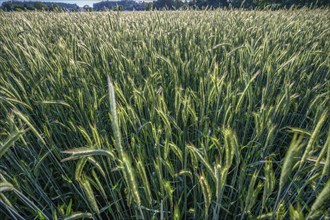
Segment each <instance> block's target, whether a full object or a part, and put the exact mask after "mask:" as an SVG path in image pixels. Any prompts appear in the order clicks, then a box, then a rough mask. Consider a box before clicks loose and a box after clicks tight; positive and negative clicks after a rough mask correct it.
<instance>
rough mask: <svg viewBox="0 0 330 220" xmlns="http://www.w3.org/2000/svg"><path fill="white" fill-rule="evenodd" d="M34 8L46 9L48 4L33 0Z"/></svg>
mask: <svg viewBox="0 0 330 220" xmlns="http://www.w3.org/2000/svg"><path fill="white" fill-rule="evenodd" d="M34 8H35V9H37V10H38V11H43V10H47V9H48V6H47V5H46V4H45V3H42V2H35V3H34Z"/></svg>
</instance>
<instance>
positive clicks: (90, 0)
mask: <svg viewBox="0 0 330 220" xmlns="http://www.w3.org/2000/svg"><path fill="white" fill-rule="evenodd" d="M5 1H7V0H0V4H2V2H5ZM21 1H23V0H21ZM33 1H36V0H33ZM38 1H42V2H63V3H70V4H77V5H78V6H79V7H83V6H84V5H89V6H93V4H94V3H97V2H100V1H102V0H96V1H95V0H38Z"/></svg>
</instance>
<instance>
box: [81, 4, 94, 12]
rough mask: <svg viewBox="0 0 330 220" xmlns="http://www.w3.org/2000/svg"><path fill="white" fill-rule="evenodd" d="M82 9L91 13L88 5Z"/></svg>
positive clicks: (91, 9)
mask: <svg viewBox="0 0 330 220" xmlns="http://www.w3.org/2000/svg"><path fill="white" fill-rule="evenodd" d="M83 8H84V9H85V11H88V12H90V11H93V8H92V7H90V6H89V5H85V6H84V7H83Z"/></svg>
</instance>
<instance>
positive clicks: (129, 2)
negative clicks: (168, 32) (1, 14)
mask: <svg viewBox="0 0 330 220" xmlns="http://www.w3.org/2000/svg"><path fill="white" fill-rule="evenodd" d="M329 5H330V1H329V0H316V1H315V0H189V1H188V0H155V1H153V2H148V3H146V2H136V1H133V0H120V1H101V2H98V3H95V4H93V7H90V6H88V5H86V6H84V7H83V8H79V6H78V5H77V4H68V3H52V2H39V1H35V2H34V1H28V2H25V1H24V2H21V1H7V2H4V3H2V5H1V9H2V10H4V11H30V10H42V11H81V10H83V11H104V10H120V11H122V10H126V11H132V10H152V9H167V10H175V9H180V8H193V9H204V8H248V9H253V8H261V9H262V8H272V9H281V8H290V7H292V6H296V7H303V6H307V7H322V6H329Z"/></svg>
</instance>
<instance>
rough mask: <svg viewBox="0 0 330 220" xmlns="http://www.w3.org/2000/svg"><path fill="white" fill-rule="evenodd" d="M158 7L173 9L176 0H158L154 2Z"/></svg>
mask: <svg viewBox="0 0 330 220" xmlns="http://www.w3.org/2000/svg"><path fill="white" fill-rule="evenodd" d="M154 6H155V8H157V9H165V8H167V9H172V8H173V7H174V0H157V1H155V2H154Z"/></svg>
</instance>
